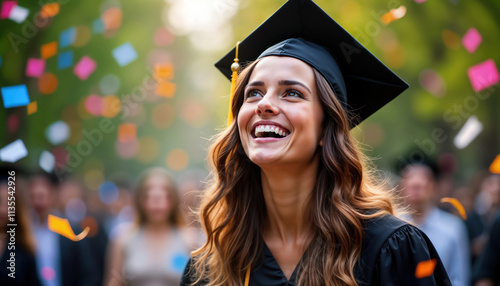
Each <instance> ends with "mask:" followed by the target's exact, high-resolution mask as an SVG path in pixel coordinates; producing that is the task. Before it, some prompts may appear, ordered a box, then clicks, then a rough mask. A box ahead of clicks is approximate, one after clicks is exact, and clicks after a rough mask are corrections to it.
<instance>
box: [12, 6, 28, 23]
mask: <svg viewBox="0 0 500 286" xmlns="http://www.w3.org/2000/svg"><path fill="white" fill-rule="evenodd" d="M29 13H30V11H29V10H28V9H26V8H24V7H21V6H14V7H13V8H12V10H10V14H9V19H11V20H12V21H14V22H16V23H18V24H21V23H22V22H24V20H26V18H27V17H28V15H29Z"/></svg>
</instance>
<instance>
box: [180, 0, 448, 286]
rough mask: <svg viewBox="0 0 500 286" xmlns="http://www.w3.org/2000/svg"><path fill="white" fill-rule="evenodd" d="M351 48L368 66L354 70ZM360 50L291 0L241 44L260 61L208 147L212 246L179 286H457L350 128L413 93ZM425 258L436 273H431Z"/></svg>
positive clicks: (207, 219) (204, 216) (307, 4)
mask: <svg viewBox="0 0 500 286" xmlns="http://www.w3.org/2000/svg"><path fill="white" fill-rule="evenodd" d="M318 29H321V32H318ZM325 31H326V32H325ZM303 37H308V39H307V40H306V39H304V38H303ZM328 41H329V42H328ZM343 43H345V44H346V45H348V46H352V47H354V48H355V49H356V51H357V53H358V54H359V55H360V56H361V61H360V60H359V59H352V58H351V61H350V64H351V66H349V59H348V57H343V56H345V55H348V54H342V51H343V50H342V44H343ZM361 48H362V47H361V46H360V45H359V43H357V42H355V43H354V44H353V42H352V38H350V36H348V34H347V32H345V30H343V29H342V28H339V26H338V25H337V24H336V23H335V22H334V21H333V20H332V19H331V18H329V16H328V15H326V14H325V13H324V12H323V11H322V10H321V9H320V8H319V7H317V6H316V5H315V4H314V3H312V2H311V1H308V0H290V1H289V2H287V3H286V4H285V5H284V6H283V7H282V8H281V9H280V10H278V11H277V12H276V13H275V14H274V15H273V16H272V17H271V18H270V19H269V20H267V21H266V22H265V23H264V24H262V25H261V26H260V27H259V28H258V29H257V30H256V31H255V32H254V33H252V35H250V36H249V37H248V38H247V39H245V40H244V41H243V42H242V43H241V45H240V46H239V51H240V55H239V57H238V56H236V58H239V59H243V60H255V59H257V60H256V61H254V62H253V63H251V64H250V65H248V66H247V67H246V68H245V69H243V70H242V71H241V73H240V75H239V76H238V79H237V81H236V83H235V92H234V94H233V98H232V103H231V112H232V114H233V115H234V120H233V121H232V122H231V123H230V125H229V126H228V128H227V129H226V130H224V131H223V132H222V133H221V134H220V135H219V136H218V137H217V138H216V140H215V142H214V144H213V146H212V148H211V151H210V156H209V158H210V162H211V163H212V167H213V176H214V181H213V183H212V185H211V187H210V188H209V189H208V190H207V191H206V193H205V197H204V198H203V201H202V204H201V208H200V216H201V222H202V225H203V227H204V229H205V232H206V235H207V242H206V243H205V245H204V246H203V247H201V248H199V249H198V250H196V251H194V252H193V253H192V259H191V260H190V262H189V263H188V265H187V267H186V270H185V275H184V278H183V282H182V283H181V285H210V286H212V285H267V286H274V285H307V286H308V285H451V284H450V283H449V279H448V277H447V275H446V272H445V270H444V268H443V265H442V263H441V261H440V260H439V257H438V255H437V253H436V251H435V249H434V247H433V246H432V244H431V243H430V241H429V240H428V238H427V237H426V236H425V234H423V233H422V232H421V231H419V230H418V229H417V228H416V227H414V226H411V225H409V224H407V223H405V222H403V221H401V220H399V219H397V218H396V217H394V216H393V215H394V214H395V213H396V206H395V204H394V198H393V195H392V193H391V192H389V191H387V190H386V189H385V188H384V187H383V185H381V184H378V183H376V182H375V180H374V177H373V175H372V173H370V170H369V169H368V167H367V162H366V160H365V159H364V157H363V154H362V153H361V152H360V151H359V148H358V147H357V143H356V142H355V140H354V138H353V137H352V136H351V134H350V128H351V127H352V125H353V124H355V123H354V122H353V120H352V119H353V114H356V115H358V116H359V117H361V118H365V117H366V116H367V115H369V114H371V113H373V112H374V111H375V110H376V109H378V108H380V107H381V106H383V105H384V104H385V103H387V102H388V101H390V100H391V99H392V98H394V97H395V96H396V95H397V94H398V93H399V92H401V91H402V90H404V88H401V86H402V83H404V82H402V81H401V80H399V78H397V77H396V76H395V75H393V74H392V73H390V71H389V72H388V70H387V68H385V66H383V65H382V64H380V62H378V61H376V59H375V60H374V59H373V56H372V55H371V54H370V53H369V52H368V51H366V50H363V49H361ZM235 52H236V55H237V51H235ZM234 57H235V53H230V55H229V56H226V58H234ZM223 61H224V59H223ZM362 62H364V63H365V64H364V65H362V64H360V63H362ZM234 67H235V66H233V68H234ZM356 73H357V74H356ZM226 75H227V73H226ZM384 77H385V78H386V81H385V82H384V81H383V80H384ZM387 78H388V79H387ZM391 80H392V81H393V82H395V84H393V85H392V86H391V83H390V81H391ZM398 83H399V85H398ZM363 89H364V90H363ZM355 102H357V103H358V106H359V108H358V110H353V109H352V108H350V107H352V105H353V103H355ZM362 102H365V103H366V104H365V105H366V108H365V107H363V106H362V105H361V104H359V103H362ZM348 114H350V115H349V116H348ZM420 262H422V263H424V264H423V265H424V268H425V264H429V263H430V264H433V263H435V265H436V266H435V270H434V271H433V269H430V271H424V273H423V274H422V273H421V272H420V270H417V267H418V266H417V265H419V263H420ZM427 268H428V267H427ZM426 272H427V273H426ZM416 274H417V275H416Z"/></svg>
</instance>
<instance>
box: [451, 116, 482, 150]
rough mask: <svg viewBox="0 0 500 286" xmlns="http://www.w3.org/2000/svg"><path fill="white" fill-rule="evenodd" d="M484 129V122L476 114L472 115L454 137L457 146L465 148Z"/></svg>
mask: <svg viewBox="0 0 500 286" xmlns="http://www.w3.org/2000/svg"><path fill="white" fill-rule="evenodd" d="M482 130H483V124H482V123H481V122H480V121H479V120H478V119H477V117H476V116H474V115H473V116H471V117H469V119H467V121H466V122H465V124H464V126H462V129H460V131H459V132H458V134H457V136H455V138H454V139H453V143H454V144H455V147H457V148H458V149H464V148H465V147H467V146H468V145H469V144H470V143H471V142H472V140H474V139H475V138H476V137H477V135H479V133H481V131H482Z"/></svg>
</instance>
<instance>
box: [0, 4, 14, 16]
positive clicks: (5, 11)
mask: <svg viewBox="0 0 500 286" xmlns="http://www.w3.org/2000/svg"><path fill="white" fill-rule="evenodd" d="M16 6H17V1H4V2H3V3H2V11H1V12H0V19H7V18H9V16H10V12H11V11H12V9H13V8H14V7H16Z"/></svg>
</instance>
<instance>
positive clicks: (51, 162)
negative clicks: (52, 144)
mask: <svg viewBox="0 0 500 286" xmlns="http://www.w3.org/2000/svg"><path fill="white" fill-rule="evenodd" d="M55 164H56V158H55V157H54V155H52V153H50V152H48V151H43V152H42V154H41V155H40V159H39V160H38V165H40V168H42V169H43V170H44V171H45V172H47V173H50V172H52V171H53V170H54V166H55Z"/></svg>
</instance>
